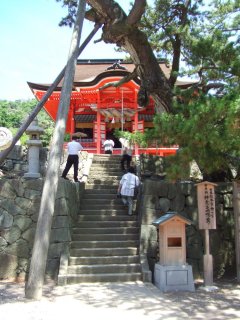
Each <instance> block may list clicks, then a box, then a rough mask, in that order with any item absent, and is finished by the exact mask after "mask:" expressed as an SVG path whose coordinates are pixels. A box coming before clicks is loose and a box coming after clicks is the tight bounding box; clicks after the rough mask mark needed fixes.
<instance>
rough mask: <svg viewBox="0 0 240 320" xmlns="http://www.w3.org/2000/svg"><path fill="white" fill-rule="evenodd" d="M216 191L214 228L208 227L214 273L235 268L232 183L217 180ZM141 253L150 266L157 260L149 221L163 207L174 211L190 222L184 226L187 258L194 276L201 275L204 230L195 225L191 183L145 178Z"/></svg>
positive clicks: (153, 229) (225, 271) (220, 273)
mask: <svg viewBox="0 0 240 320" xmlns="http://www.w3.org/2000/svg"><path fill="white" fill-rule="evenodd" d="M215 193H216V220H217V229H216V230H210V243H211V249H210V253H211V254H212V255H213V260H214V277H221V276H222V275H223V274H224V273H227V272H230V271H233V270H235V251H234V250H235V248H234V246H235V240H234V214H233V203H232V184H231V183H229V184H228V183H218V186H217V187H216V189H215ZM140 208H141V209H140V219H141V224H142V227H141V253H143V254H146V255H147V258H148V262H149V265H150V269H151V271H152V272H153V271H154V264H155V262H158V261H159V253H158V239H157V229H156V227H154V226H153V225H152V222H153V221H154V220H155V219H157V218H158V217H160V216H161V215H162V214H164V213H166V212H167V211H176V212H178V213H180V214H181V215H183V216H185V217H186V218H188V219H190V220H191V221H192V222H193V224H192V225H190V226H187V227H186V236H187V262H188V263H189V264H191V265H192V266H193V273H194V277H195V278H198V277H202V270H203V254H204V233H203V232H204V231H203V230H199V229H198V210H197V192H196V187H195V185H194V183H176V184H172V183H167V182H164V181H160V180H151V179H147V180H145V181H144V184H143V195H142V199H141V204H140Z"/></svg>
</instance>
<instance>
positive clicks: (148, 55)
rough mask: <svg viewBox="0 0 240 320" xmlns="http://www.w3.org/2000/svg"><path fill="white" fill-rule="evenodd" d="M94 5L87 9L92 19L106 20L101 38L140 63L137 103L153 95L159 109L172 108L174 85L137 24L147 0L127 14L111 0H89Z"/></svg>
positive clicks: (135, 5) (161, 110) (168, 109)
mask: <svg viewBox="0 0 240 320" xmlns="http://www.w3.org/2000/svg"><path fill="white" fill-rule="evenodd" d="M88 3H89V4H90V5H91V7H92V9H91V10H89V11H88V12H87V13H86V18H87V19H89V20H90V21H95V22H98V21H101V23H103V25H104V26H103V33H102V40H103V41H104V42H106V43H115V44H116V45H117V46H119V47H122V48H124V49H125V50H126V51H127V52H128V53H129V54H130V56H131V58H132V60H133V62H134V64H135V65H136V66H137V67H138V68H137V73H138V76H139V78H140V79H141V87H140V90H139V94H138V104H139V105H142V106H144V105H147V103H148V97H149V95H151V96H152V97H153V99H154V101H155V107H156V111H157V112H163V111H167V112H171V111H172V89H171V86H170V84H169V81H168V79H167V78H166V76H165V75H164V73H163V72H162V70H161V68H160V67H159V64H158V61H157V59H156V58H155V56H154V54H153V51H152V48H151V46H150V44H149V42H148V39H147V37H146V35H145V34H144V33H143V32H142V31H141V30H140V29H139V28H138V23H139V21H140V19H141V15H142V14H143V12H144V10H145V6H146V1H145V0H135V3H134V6H133V8H132V10H131V12H130V13H129V15H128V16H126V14H125V12H124V11H123V10H122V8H121V7H120V6H119V5H118V4H117V3H116V2H115V1H112V0H111V1H109V0H88Z"/></svg>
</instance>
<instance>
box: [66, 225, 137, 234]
mask: <svg viewBox="0 0 240 320" xmlns="http://www.w3.org/2000/svg"><path fill="white" fill-rule="evenodd" d="M72 231H73V235H83V234H95V235H98V234H124V235H125V234H126V235H127V234H138V233H139V227H112V228H75V227H74V228H73V229H72Z"/></svg>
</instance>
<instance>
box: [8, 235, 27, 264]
mask: <svg viewBox="0 0 240 320" xmlns="http://www.w3.org/2000/svg"><path fill="white" fill-rule="evenodd" d="M5 251H6V253H8V254H12V255H15V256H17V257H19V258H26V259H27V258H29V257H30V247H29V245H28V242H27V241H26V240H23V239H19V240H18V241H16V242H14V243H13V244H11V245H9V246H8V247H7V248H6V250H5Z"/></svg>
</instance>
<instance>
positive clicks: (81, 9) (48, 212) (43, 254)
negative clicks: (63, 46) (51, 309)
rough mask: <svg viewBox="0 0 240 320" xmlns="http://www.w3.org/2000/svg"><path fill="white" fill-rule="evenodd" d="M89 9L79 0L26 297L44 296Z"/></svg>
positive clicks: (82, 0)
mask: <svg viewBox="0 0 240 320" xmlns="http://www.w3.org/2000/svg"><path fill="white" fill-rule="evenodd" d="M85 10H86V0H79V4H78V10H77V16H76V22H75V26H74V30H73V35H72V40H71V46H70V51H69V59H68V62H67V66H66V72H65V77H64V82H63V87H62V91H61V97H60V104H59V108H58V113H57V119H56V126H55V130H54V134H53V142H52V147H51V150H50V156H49V159H50V161H49V164H48V168H47V173H46V179H45V183H44V186H43V192H42V198H41V204H40V210H39V216H38V222H37V227H36V233H35V239H34V245H33V253H32V259H31V264H30V270H29V277H28V281H27V283H26V287H25V295H26V298H29V299H40V298H41V297H42V287H43V283H44V275H45V269H46V262H47V254H48V248H49V242H50V234H51V226H52V218H53V213H54V204H55V198H56V193H57V187H58V180H59V176H58V171H59V167H60V161H61V154H62V147H63V140H64V133H65V129H66V120H67V115H68V111H69V105H70V98H71V91H72V83H73V78H74V72H75V66H76V62H77V49H78V44H79V41H80V38H81V32H82V25H83V20H84V15H85Z"/></svg>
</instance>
